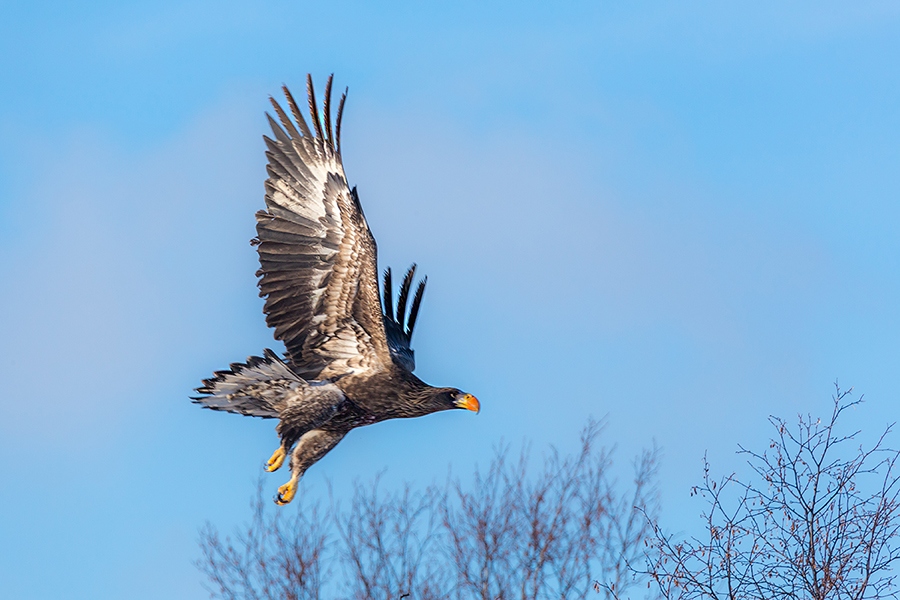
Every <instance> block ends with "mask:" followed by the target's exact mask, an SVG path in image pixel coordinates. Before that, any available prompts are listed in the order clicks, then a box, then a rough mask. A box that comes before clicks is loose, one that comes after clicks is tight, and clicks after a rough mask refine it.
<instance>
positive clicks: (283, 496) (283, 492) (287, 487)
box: [275, 477, 297, 506]
mask: <svg viewBox="0 0 900 600" xmlns="http://www.w3.org/2000/svg"><path fill="white" fill-rule="evenodd" d="M296 493H297V478H296V477H291V480H290V481H288V482H287V483H286V484H284V485H283V486H281V487H280V488H278V495H277V496H275V504H277V505H278V506H284V505H285V504H287V503H288V502H290V501H291V500H293V499H294V495H295V494H296Z"/></svg>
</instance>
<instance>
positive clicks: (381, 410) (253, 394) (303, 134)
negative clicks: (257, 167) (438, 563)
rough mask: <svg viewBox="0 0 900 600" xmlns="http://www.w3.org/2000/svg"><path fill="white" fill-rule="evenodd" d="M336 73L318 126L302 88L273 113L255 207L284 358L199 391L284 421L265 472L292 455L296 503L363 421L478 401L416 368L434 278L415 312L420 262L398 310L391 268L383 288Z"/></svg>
mask: <svg viewBox="0 0 900 600" xmlns="http://www.w3.org/2000/svg"><path fill="white" fill-rule="evenodd" d="M331 83H332V78H331V77H329V78H328V83H327V85H326V86H325V101H324V103H323V107H322V108H323V113H324V115H323V117H322V118H320V116H319V111H318V106H317V104H316V99H315V93H314V91H313V85H312V78H311V77H309V76H308V77H307V96H308V98H309V112H310V117H311V119H312V122H313V129H312V130H311V129H310V127H309V126H308V125H307V123H306V120H305V119H304V117H303V114H302V112H301V111H300V109H299V107H298V105H297V103H296V102H295V101H294V98H293V96H292V95H291V93H290V92H289V91H288V89H287V88H286V87H285V88H283V90H284V95H285V98H286V99H287V105H288V109H289V110H290V113H291V115H293V120H292V119H291V118H290V117H289V116H288V114H287V113H286V112H285V111H284V110H283V109H282V107H281V106H280V105H279V104H278V102H276V101H275V100H274V99H272V106H273V108H274V110H275V115H276V116H277V118H278V121H277V122H276V121H275V119H273V118H272V117H271V116H269V115H267V117H268V119H269V124H270V125H271V127H272V133H273V135H274V138H275V139H271V138H269V137H266V136H264V139H265V142H266V147H267V149H268V150H267V151H266V157H267V158H268V160H269V162H268V165H267V167H266V169H267V171H268V174H269V178H268V179H267V180H266V186H265V187H266V209H265V210H261V211H259V212H257V213H256V231H257V237H256V238H254V239H253V240H252V243H253V244H254V245H256V246H257V250H258V252H259V262H260V269H259V271H257V276H259V277H260V280H259V288H260V296H263V297H265V298H266V302H265V308H264V312H265V313H266V323H268V324H269V326H271V327H273V328H274V329H275V339H278V340H281V341H283V342H284V345H285V347H286V349H287V355H286V357H285V359H284V360H283V359H282V358H281V357H279V356H278V355H277V354H276V353H274V352H272V351H271V350H266V351H265V354H264V356H263V357H251V358H249V359H248V360H247V362H246V363H236V364H232V365H231V368H230V369H229V370H227V371H219V372H216V373H215V375H214V377H212V378H211V379H207V380H204V382H203V383H204V385H203V387H200V388H198V389H197V391H198V392H200V394H201V395H200V396H198V397H196V398H194V401H195V402H196V403H198V404H201V405H202V406H203V407H205V408H210V409H213V410H224V411H228V412H235V413H239V414H243V415H250V416H255V417H263V418H277V419H279V420H280V422H279V423H278V426H277V428H276V431H277V433H278V435H279V436H280V437H281V446H280V448H279V449H278V450H276V452H275V454H273V455H272V458H271V459H270V460H269V462H268V465H267V470H269V471H274V470H276V469H277V468H279V467H280V466H281V464H282V461H283V460H284V459H285V457H286V456H288V455H289V456H290V468H291V480H290V481H289V482H288V483H287V484H285V485H283V486H281V488H279V493H278V496H277V497H276V501H277V502H278V503H279V504H285V503H287V502H290V500H291V499H292V498H293V497H294V494H295V493H296V489H297V482H298V481H299V479H300V477H301V476H302V475H303V473H304V472H306V470H307V469H308V468H309V467H310V466H311V465H313V464H314V463H315V462H316V461H318V460H319V459H320V458H322V457H323V456H324V455H325V454H327V453H328V452H329V451H330V450H331V449H332V448H334V446H336V445H337V443H338V442H340V441H341V439H342V438H343V437H344V436H345V435H346V434H347V433H348V432H349V431H350V430H351V429H353V428H355V427H360V426H362V425H369V424H372V423H377V422H378V421H384V420H385V419H397V418H410V417H420V416H424V415H427V414H430V413H433V412H437V411H441V410H447V409H451V408H463V409H468V410H473V411H476V412H477V411H478V410H479V405H478V401H477V400H476V399H475V397H474V396H472V395H471V394H465V393H463V392H461V391H459V390H458V389H456V388H435V387H431V386H430V385H428V384H426V383H424V382H423V381H422V380H420V379H419V378H418V377H416V376H415V375H413V373H412V371H413V369H414V368H415V360H414V354H413V351H412V348H411V347H410V340H411V337H412V332H413V328H414V327H415V324H416V318H417V316H418V312H419V307H420V305H421V302H422V295H423V293H424V291H425V281H424V280H423V281H422V282H421V283H419V285H418V287H417V289H416V292H415V295H414V296H413V299H412V305H411V307H410V311H409V315H408V316H407V314H406V305H407V302H408V300H409V293H410V290H411V289H412V284H413V280H414V278H415V265H413V266H412V267H411V268H410V269H409V271H408V272H407V274H406V276H405V277H404V280H403V283H402V284H401V286H400V294H399V297H398V302H397V311H396V313H395V312H394V306H393V290H392V283H391V272H390V269H388V270H387V271H386V272H385V277H384V309H383V310H382V302H381V297H380V294H379V290H378V278H377V251H376V246H375V239H374V237H372V233H371V231H370V230H369V226H368V224H367V223H366V218H365V216H364V215H363V211H362V206H361V205H360V202H359V197H358V196H357V194H356V188H353V189H350V187H349V186H348V185H347V180H346V177H345V175H344V167H343V164H342V161H341V154H340V148H341V141H340V136H341V119H342V117H343V108H344V100H345V99H346V92H344V94H343V95H342V96H341V101H340V105H339V107H338V114H337V121H336V123H335V131H336V135H335V133H334V132H333V131H332V123H331Z"/></svg>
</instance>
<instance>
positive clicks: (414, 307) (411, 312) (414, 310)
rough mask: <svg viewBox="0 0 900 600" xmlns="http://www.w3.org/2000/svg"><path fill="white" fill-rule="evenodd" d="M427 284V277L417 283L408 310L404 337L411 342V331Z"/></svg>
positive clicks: (414, 325)
mask: <svg viewBox="0 0 900 600" xmlns="http://www.w3.org/2000/svg"><path fill="white" fill-rule="evenodd" d="M426 283H428V277H425V278H423V279H422V281H420V282H419V287H418V288H416V296H415V298H413V303H412V308H410V309H409V320H408V321H407V325H406V337H408V338H409V339H410V340H412V334H413V329H414V328H415V327H416V319H417V318H418V317H419V305H421V304H422V295H423V294H424V293H425V284H426Z"/></svg>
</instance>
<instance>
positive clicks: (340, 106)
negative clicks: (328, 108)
mask: <svg viewBox="0 0 900 600" xmlns="http://www.w3.org/2000/svg"><path fill="white" fill-rule="evenodd" d="M349 89H350V88H344V93H343V94H341V102H340V104H338V114H337V124H336V125H335V135H336V137H337V153H338V154H340V153H341V117H343V116H344V102H345V101H346V100H347V92H348V91H349Z"/></svg>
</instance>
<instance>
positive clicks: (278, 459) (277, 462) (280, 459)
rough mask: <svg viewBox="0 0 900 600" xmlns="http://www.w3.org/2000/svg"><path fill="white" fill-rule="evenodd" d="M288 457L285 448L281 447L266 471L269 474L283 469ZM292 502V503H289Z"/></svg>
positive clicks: (267, 465)
mask: <svg viewBox="0 0 900 600" xmlns="http://www.w3.org/2000/svg"><path fill="white" fill-rule="evenodd" d="M285 456H287V452H285V451H284V446H281V447H279V448H278V450H276V451H275V452H273V453H272V458H270V459H269V461H268V462H267V463H266V466H265V467H264V468H265V470H266V471H268V472H269V473H274V472H275V471H277V470H278V469H280V468H281V465H283V464H284V457H285ZM289 502H290V501H289Z"/></svg>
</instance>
